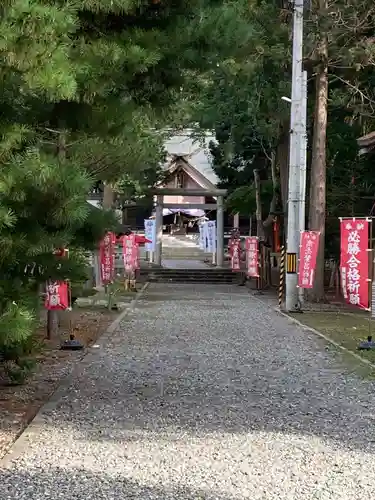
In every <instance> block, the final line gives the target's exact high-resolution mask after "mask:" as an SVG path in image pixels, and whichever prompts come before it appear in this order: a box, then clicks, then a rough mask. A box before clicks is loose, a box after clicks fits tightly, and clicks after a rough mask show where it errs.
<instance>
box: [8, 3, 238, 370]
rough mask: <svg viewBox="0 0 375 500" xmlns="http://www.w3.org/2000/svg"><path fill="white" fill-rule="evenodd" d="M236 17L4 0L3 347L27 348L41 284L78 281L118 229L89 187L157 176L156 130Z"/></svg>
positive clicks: (175, 7)
mask: <svg viewBox="0 0 375 500" xmlns="http://www.w3.org/2000/svg"><path fill="white" fill-rule="evenodd" d="M236 13H237V6H236V5H235V4H233V3H232V2H230V1H216V0H212V1H209V0H206V1H203V0H191V1H189V2H188V1H184V0H180V1H177V2H176V1H174V0H173V1H172V0H160V1H155V0H144V1H139V0H103V1H100V2H98V1H96V0H81V1H77V2H75V1H73V2H61V1H58V0H55V1H54V0H9V1H6V2H2V5H1V6H0V55H1V57H2V61H3V64H2V84H3V87H2V93H1V95H0V107H1V111H2V113H1V120H0V137H1V139H0V162H1V170H0V246H1V255H0V351H2V352H3V353H4V352H5V351H6V352H8V353H9V352H13V351H14V350H15V347H17V346H19V345H20V346H21V347H22V346H23V345H25V344H26V343H27V340H28V338H29V336H30V333H31V332H32V327H33V320H34V319H35V314H34V312H35V310H36V307H37V302H38V291H39V285H40V284H41V283H44V282H45V280H46V279H48V278H52V279H63V278H70V279H73V278H78V277H80V278H82V276H83V272H84V268H85V262H84V258H83V253H82V251H83V250H85V249H88V248H93V247H94V246H95V244H96V243H97V242H98V239H99V238H100V237H101V236H102V235H103V233H104V231H105V229H108V228H110V227H112V224H113V223H114V221H113V220H112V219H111V217H110V216H109V215H108V214H107V213H106V212H105V211H103V212H101V211H95V212H94V211H93V210H92V209H91V210H90V208H89V207H88V205H87V203H86V195H87V192H88V191H89V189H90V187H91V186H92V185H93V184H94V183H95V182H96V181H98V180H101V181H104V182H106V183H107V184H108V185H110V186H115V185H116V184H119V185H121V186H123V187H124V185H125V186H129V184H130V185H132V186H133V187H135V188H136V187H137V186H141V185H142V183H141V182H140V181H141V180H142V181H143V180H144V177H145V175H144V174H145V173H147V172H149V174H150V175H149V177H150V179H151V178H152V177H153V173H154V172H155V171H156V170H157V166H158V164H159V161H160V159H162V158H163V154H164V153H163V149H162V143H163V134H161V133H159V132H158V130H159V129H160V128H162V127H164V126H165V124H166V123H168V120H169V118H168V113H169V112H170V111H171V110H173V109H176V106H177V103H178V100H179V98H180V95H181V94H182V93H183V91H185V90H186V87H187V86H188V85H190V84H191V82H192V81H193V80H194V78H196V77H197V76H198V75H199V74H202V73H205V72H207V71H210V69H211V68H212V67H215V65H216V63H217V60H218V59H220V58H221V57H222V54H223V53H225V52H226V53H227V54H229V53H232V52H233V46H234V45H233V41H234V39H235V36H234V34H235V33H236V30H235V24H234V22H236V21H237V20H238V17H237V14H236ZM236 50H238V49H236ZM171 121H173V120H171ZM147 175H148V174H147ZM143 184H144V182H143ZM136 189H137V188H136ZM110 204H111V203H109V205H110ZM65 246H69V248H70V249H71V253H70V258H69V259H68V260H66V261H65V260H61V259H59V260H57V259H56V257H55V256H54V255H53V250H54V249H56V248H59V247H65ZM16 358H17V360H19V352H18V354H17V356H16Z"/></svg>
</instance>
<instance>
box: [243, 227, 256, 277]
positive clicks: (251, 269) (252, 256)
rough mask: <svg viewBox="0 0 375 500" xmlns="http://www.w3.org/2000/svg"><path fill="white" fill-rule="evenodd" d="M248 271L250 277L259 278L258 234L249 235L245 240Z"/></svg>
mask: <svg viewBox="0 0 375 500" xmlns="http://www.w3.org/2000/svg"><path fill="white" fill-rule="evenodd" d="M245 248H246V273H247V275H248V276H249V278H259V244H258V237H257V236H248V237H247V238H246V240H245Z"/></svg>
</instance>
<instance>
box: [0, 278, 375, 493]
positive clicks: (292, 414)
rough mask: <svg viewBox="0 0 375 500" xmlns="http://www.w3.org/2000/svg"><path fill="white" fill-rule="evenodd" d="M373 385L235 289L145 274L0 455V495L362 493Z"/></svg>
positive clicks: (371, 437)
mask: <svg viewBox="0 0 375 500" xmlns="http://www.w3.org/2000/svg"><path fill="white" fill-rule="evenodd" d="M374 389H375V384H374V382H373V381H371V380H366V379H361V378H360V377H359V376H356V375H354V374H351V373H350V370H349V369H346V368H345V366H344V364H343V360H342V359H341V358H339V357H338V354H337V353H332V352H330V351H329V350H327V348H326V346H325V345H324V344H323V343H322V342H321V341H320V340H319V339H318V338H316V337H315V336H313V335H312V334H311V333H309V332H306V331H303V330H302V329H300V328H298V327H296V326H294V325H293V324H292V323H290V322H289V321H288V320H287V319H285V318H283V317H280V316H279V315H277V314H276V313H275V312H273V311H272V310H271V309H269V308H267V306H266V305H264V304H262V303H261V302H259V301H258V300H257V299H255V298H253V297H251V295H249V293H248V292H247V291H246V290H244V289H241V288H238V287H235V286H226V285H217V286H212V285H196V286H194V285H164V284H155V285H152V286H151V287H150V289H149V291H148V292H147V293H146V295H145V296H144V298H143V300H141V301H140V303H139V304H138V306H137V308H136V309H135V310H134V312H133V313H132V314H131V316H130V317H129V318H127V319H125V320H124V321H123V323H122V324H121V326H120V328H119V329H118V330H117V331H116V332H115V333H114V334H113V335H112V337H111V338H110V339H107V340H106V341H105V342H104V340H103V345H100V346H99V347H98V348H97V349H96V350H94V351H93V352H92V353H90V354H89V355H87V356H86V357H85V358H84V361H83V362H82V364H81V365H80V368H79V370H77V373H76V374H75V377H74V379H73V381H72V382H71V384H70V386H69V387H68V388H67V389H66V391H65V392H63V393H62V395H61V394H60V396H59V398H57V402H56V403H55V405H51V406H50V408H47V410H46V411H45V412H44V413H43V414H42V415H41V417H39V418H38V419H37V421H36V423H35V425H32V426H31V427H30V428H29V430H28V431H27V432H26V433H25V435H24V437H23V438H22V439H21V440H20V441H19V443H18V445H17V446H16V447H15V454H14V458H13V459H12V460H10V459H8V460H6V461H5V462H3V463H1V462H0V464H1V470H0V499H1V500H8V499H11V500H16V499H17V500H24V499H25V500H26V499H27V500H39V499H43V500H60V499H61V500H63V499H64V500H70V499H82V500H91V499H95V500H129V499H140V500H141V499H142V500H143V499H147V500H148V499H158V500H172V499H173V500H179V499H181V500H190V499H191V500H193V499H210V500H214V499H221V500H242V499H251V500H315V499H324V500H328V499H329V500H331V499H334V500H354V499H356V500H369V499H371V498H375V493H374V492H375V490H374V484H375V468H374V463H375V421H374V408H375V391H374Z"/></svg>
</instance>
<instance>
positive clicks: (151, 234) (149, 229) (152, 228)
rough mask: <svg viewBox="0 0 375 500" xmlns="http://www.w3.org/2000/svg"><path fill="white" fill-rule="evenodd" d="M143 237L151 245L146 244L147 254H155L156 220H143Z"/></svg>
mask: <svg viewBox="0 0 375 500" xmlns="http://www.w3.org/2000/svg"><path fill="white" fill-rule="evenodd" d="M144 225H145V237H146V239H148V240H150V241H151V243H146V244H145V247H146V250H147V252H155V250H156V220H155V219H145V221H144Z"/></svg>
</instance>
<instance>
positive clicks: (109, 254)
mask: <svg viewBox="0 0 375 500" xmlns="http://www.w3.org/2000/svg"><path fill="white" fill-rule="evenodd" d="M115 245H116V235H115V234H113V233H107V234H106V235H105V236H104V238H103V239H102V241H101V242H100V248H99V255H100V272H101V278H102V282H103V283H104V284H107V283H110V282H111V281H112V280H113V278H114V274H115Z"/></svg>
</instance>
